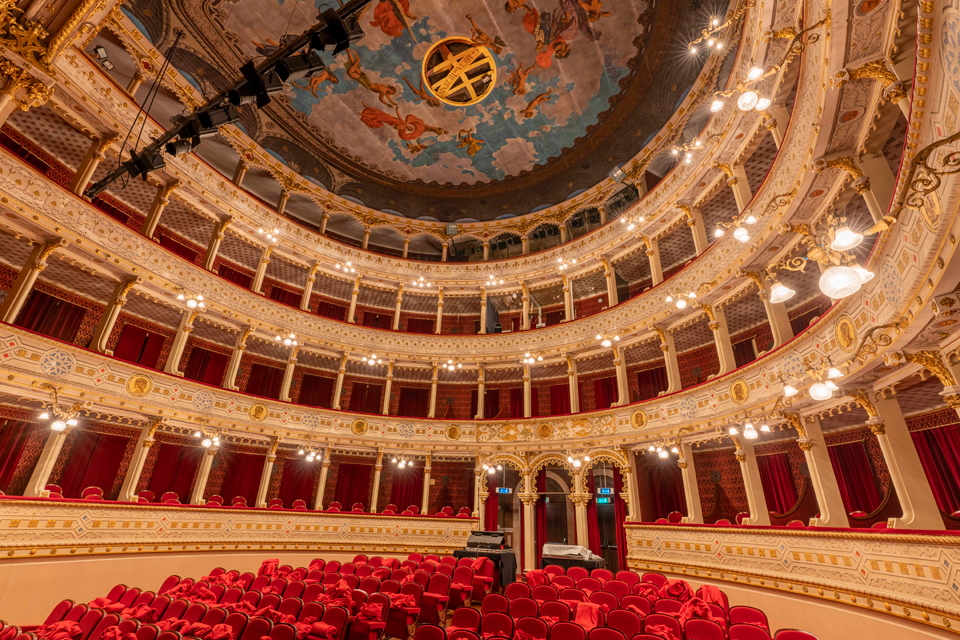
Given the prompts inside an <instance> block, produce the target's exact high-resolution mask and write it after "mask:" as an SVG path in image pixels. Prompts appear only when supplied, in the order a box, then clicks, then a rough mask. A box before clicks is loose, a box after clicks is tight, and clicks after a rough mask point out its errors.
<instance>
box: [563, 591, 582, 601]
mask: <svg viewBox="0 0 960 640" xmlns="http://www.w3.org/2000/svg"><path fill="white" fill-rule="evenodd" d="M560 599H561V600H575V601H577V602H583V601H585V600H586V599H587V594H585V593H584V592H583V591H580V589H562V590H561V591H560Z"/></svg>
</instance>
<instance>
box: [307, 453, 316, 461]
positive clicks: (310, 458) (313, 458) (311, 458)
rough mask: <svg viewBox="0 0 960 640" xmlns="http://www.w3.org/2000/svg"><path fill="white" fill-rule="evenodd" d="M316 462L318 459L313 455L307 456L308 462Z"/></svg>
mask: <svg viewBox="0 0 960 640" xmlns="http://www.w3.org/2000/svg"><path fill="white" fill-rule="evenodd" d="M314 460H316V458H315V457H314V455H313V454H312V453H311V454H310V455H308V456H307V462H313V461H314Z"/></svg>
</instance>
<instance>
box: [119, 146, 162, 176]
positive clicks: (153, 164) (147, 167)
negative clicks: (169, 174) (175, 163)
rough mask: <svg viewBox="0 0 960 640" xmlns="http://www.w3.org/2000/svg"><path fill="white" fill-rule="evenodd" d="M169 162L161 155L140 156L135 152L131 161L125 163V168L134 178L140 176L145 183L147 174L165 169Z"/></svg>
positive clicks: (132, 153) (131, 154)
mask: <svg viewBox="0 0 960 640" xmlns="http://www.w3.org/2000/svg"><path fill="white" fill-rule="evenodd" d="M165 166H167V162H166V161H165V160H164V159H163V155H161V154H159V153H150V154H144V155H142V156H138V155H137V154H136V153H135V152H131V153H130V159H129V160H127V161H126V162H124V163H123V167H124V168H125V169H126V170H127V173H129V174H130V175H131V176H132V177H134V178H136V177H137V176H140V177H142V178H143V180H144V182H146V180H147V174H148V173H150V172H151V171H156V170H157V169H163V168H164V167H165Z"/></svg>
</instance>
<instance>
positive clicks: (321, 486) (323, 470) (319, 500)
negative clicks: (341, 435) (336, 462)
mask: <svg viewBox="0 0 960 640" xmlns="http://www.w3.org/2000/svg"><path fill="white" fill-rule="evenodd" d="M329 474H330V447H327V448H326V450H325V451H324V452H323V463H322V464H321V465H320V482H319V483H317V497H316V498H315V499H314V501H313V508H314V509H316V510H317V511H320V510H321V509H323V492H324V491H325V490H326V488H327V476H328V475H329Z"/></svg>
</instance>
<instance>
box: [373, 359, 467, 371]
mask: <svg viewBox="0 0 960 640" xmlns="http://www.w3.org/2000/svg"><path fill="white" fill-rule="evenodd" d="M377 362H379V360H378V361H377ZM457 369H463V364H461V363H459V362H458V363H457Z"/></svg>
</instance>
